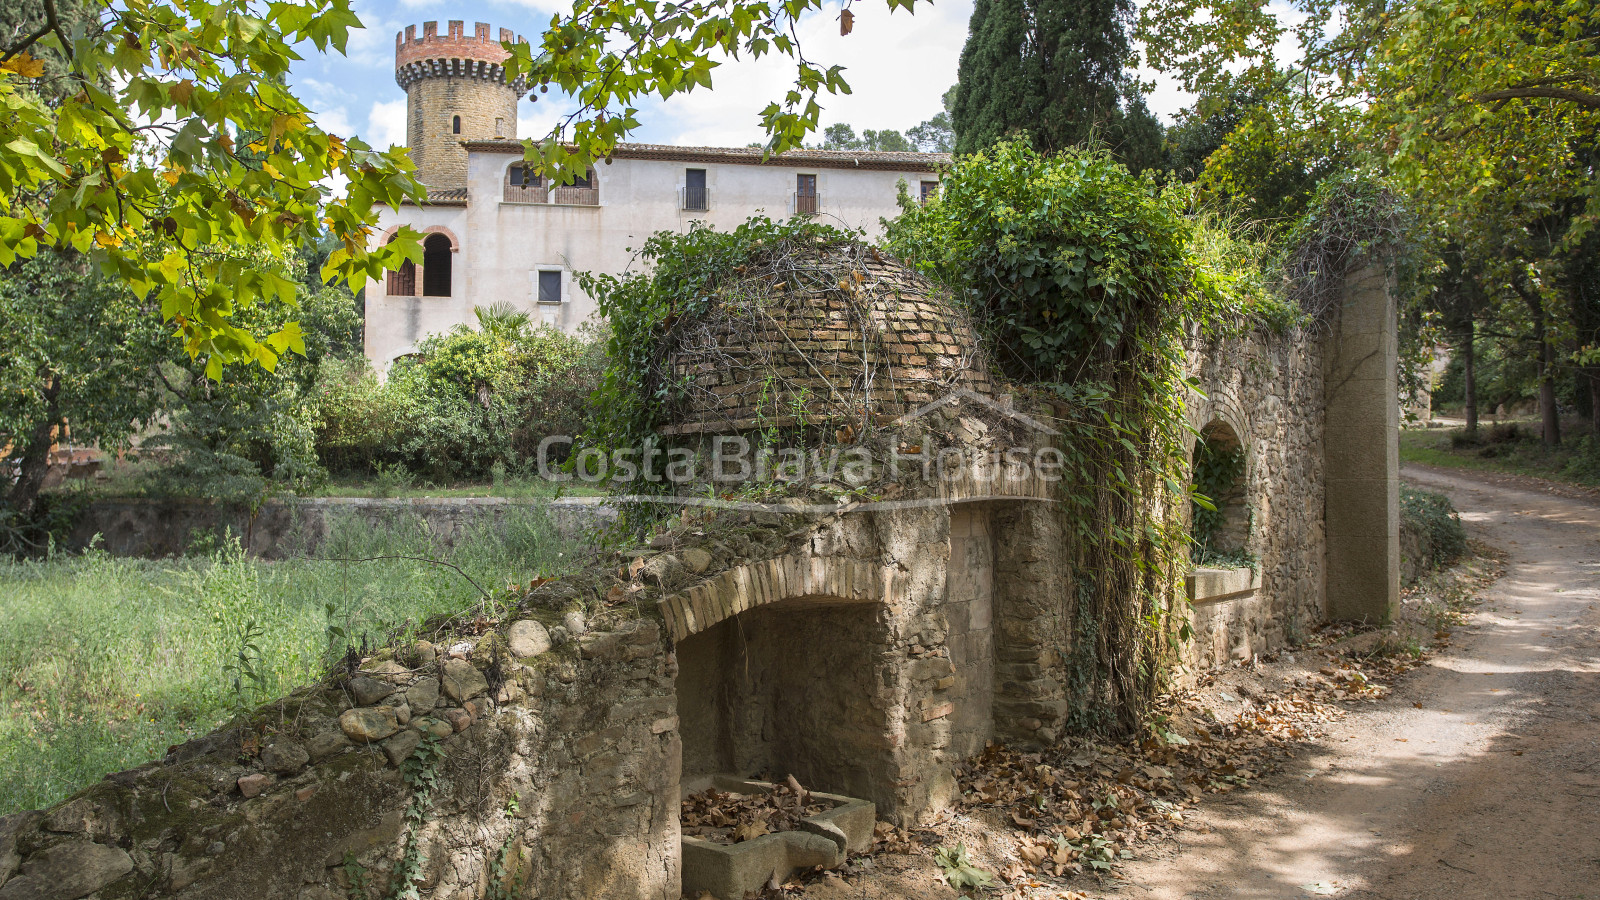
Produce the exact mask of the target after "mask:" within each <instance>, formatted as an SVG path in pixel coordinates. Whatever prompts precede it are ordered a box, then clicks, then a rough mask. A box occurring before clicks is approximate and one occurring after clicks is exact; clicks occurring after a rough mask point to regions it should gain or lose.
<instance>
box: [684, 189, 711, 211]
mask: <svg viewBox="0 0 1600 900" xmlns="http://www.w3.org/2000/svg"><path fill="white" fill-rule="evenodd" d="M678 208H679V209H681V210H684V211H686V212H705V211H707V210H709V209H710V208H711V189H710V188H704V187H681V188H678Z"/></svg>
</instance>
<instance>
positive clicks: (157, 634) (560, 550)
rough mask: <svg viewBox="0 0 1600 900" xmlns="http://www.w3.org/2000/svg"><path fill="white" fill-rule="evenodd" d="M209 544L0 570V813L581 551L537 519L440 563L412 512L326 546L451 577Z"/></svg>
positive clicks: (484, 528)
mask: <svg viewBox="0 0 1600 900" xmlns="http://www.w3.org/2000/svg"><path fill="white" fill-rule="evenodd" d="M213 543H214V546H212V547H210V548H207V549H205V550H204V552H201V553H199V554H197V555H193V556H190V557H187V558H182V559H168V560H140V559H118V558H113V557H111V556H108V555H107V554H105V553H103V552H98V551H90V552H88V553H85V554H82V555H77V556H55V557H52V558H49V559H43V560H32V561H10V562H6V561H0V622H4V623H5V624H4V626H3V629H0V772H3V773H4V775H3V776H0V815H5V814H7V813H11V812H15V811H17V810H21V809H34V808H39V807H42V806H46V805H49V804H51V803H53V802H55V801H57V800H60V799H62V798H63V797H66V796H68V795H69V794H71V793H73V792H74V791H76V790H77V789H79V788H81V787H83V786H84V785H86V784H88V783H90V782H93V781H95V780H97V779H99V778H100V777H101V776H103V775H105V774H106V773H108V772H114V771H119V770H121V769H125V768H129V767H131V766H134V765H138V764H140V763H142V762H145V761H147V760H150V759H152V758H157V757H159V756H161V755H162V754H163V753H164V752H165V750H166V748H167V747H168V746H169V745H171V744H175V743H179V742H181V741H184V740H188V739H189V738H191V737H195V736H197V735H200V734H204V733H205V732H207V731H210V730H212V729H213V728H215V727H217V726H218V725H221V724H223V723H224V722H225V721H226V720H227V719H228V718H229V717H230V716H231V715H232V714H233V712H234V710H235V709H236V708H238V707H239V706H241V705H244V704H251V705H253V704H255V703H259V702H263V701H265V700H269V699H271V698H273V697H276V696H279V695H281V694H284V693H286V692H288V691H289V690H292V689H293V688H294V687H296V686H298V685H300V684H303V683H305V682H307V681H309V680H311V679H314V678H316V677H317V676H319V675H320V674H322V673H323V672H325V671H326V670H327V667H328V665H329V664H330V663H331V662H332V661H333V660H334V659H336V658H337V657H338V656H340V655H342V653H343V652H344V649H345V644H346V643H350V644H354V645H356V646H360V645H361V644H362V642H363V640H366V641H372V642H377V641H379V640H381V639H383V638H384V637H386V636H388V635H390V634H392V633H394V632H396V631H399V632H402V633H404V632H405V631H407V630H408V629H410V628H415V627H416V626H417V625H418V624H419V623H420V622H422V621H424V620H426V619H427V618H429V617H431V616H434V615H438V614H441V613H454V612H458V611H462V610H465V609H468V608H470V607H472V606H473V605H474V604H476V603H478V602H480V601H481V600H482V594H481V593H480V592H479V590H478V588H477V587H475V586H474V585H473V582H476V583H477V585H481V586H482V587H483V588H484V589H486V590H488V591H491V592H493V591H495V590H496V589H497V588H503V587H504V586H505V585H506V583H507V582H508V581H516V582H525V581H527V580H528V579H529V578H530V577H533V576H537V575H549V574H554V573H555V572H556V571H558V570H559V569H560V567H561V565H562V563H563V562H564V561H565V560H567V559H570V558H571V557H572V553H573V550H574V549H576V548H575V547H573V546H572V545H571V544H569V543H568V542H566V541H564V540H562V539H561V538H560V536H559V535H558V534H557V533H556V531H555V529H554V528H553V527H552V526H551V523H550V520H549V518H548V516H547V515H545V514H544V512H543V510H542V509H538V508H518V509H516V510H512V511H508V513H507V515H506V516H505V517H504V518H503V519H502V520H501V521H500V522H499V523H498V524H495V523H490V522H484V523H482V524H480V525H478V526H477V527H475V528H474V529H473V531H471V532H470V533H468V534H466V535H463V536H462V537H461V538H460V539H458V540H457V541H456V545H455V549H453V550H450V551H443V550H441V549H439V548H438V547H437V546H436V545H435V542H434V541H433V540H432V539H431V537H430V536H429V534H428V533H427V530H426V528H425V526H424V525H423V524H422V522H421V520H420V519H416V518H396V519H394V520H393V521H391V522H389V523H388V524H387V525H384V526H380V527H376V528H374V527H371V526H370V525H369V524H367V523H366V522H363V521H357V520H354V519H351V520H344V521H340V522H336V523H334V524H333V526H332V529H331V532H330V535H329V537H328V539H327V540H326V542H325V543H324V544H323V546H322V547H321V548H320V550H319V555H320V556H322V557H337V558H342V559H366V558H368V557H379V556H389V557H393V556H410V557H432V558H435V559H439V560H443V561H446V562H449V563H451V564H453V565H455V566H457V567H459V568H460V569H461V572H460V573H458V572H457V571H455V570H453V569H450V568H447V567H444V566H439V565H433V564H430V563H428V562H423V561H418V560H415V559H386V560H377V561H369V562H333V561H323V560H309V559H293V560H286V561H279V562H264V561H261V560H257V559H252V558H249V557H246V556H245V555H244V554H242V553H241V552H240V551H239V548H238V544H237V542H235V541H231V540H230V541H223V542H213ZM462 573H464V575H463V574H462ZM464 576H465V577H464ZM469 578H470V581H469ZM252 626H254V630H256V631H258V632H259V634H258V636H256V637H255V638H254V639H253V640H252V641H251V642H250V643H252V644H253V645H254V647H255V648H257V649H258V650H259V654H257V653H255V652H253V651H245V653H246V659H245V662H246V665H245V666H244V667H243V668H244V670H245V672H246V673H253V674H250V675H249V676H248V677H245V676H244V675H242V674H241V672H240V665H239V663H240V659H239V657H240V653H241V651H242V650H243V649H244V644H245V638H244V635H245V633H246V631H247V630H252ZM334 628H337V629H341V630H342V632H343V635H344V636H343V637H341V636H339V635H338V633H337V632H335V631H333V630H332V629H334ZM236 683H237V685H238V689H237V690H236V689H235V685H236Z"/></svg>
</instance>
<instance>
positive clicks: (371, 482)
mask: <svg viewBox="0 0 1600 900" xmlns="http://www.w3.org/2000/svg"><path fill="white" fill-rule="evenodd" d="M161 468H162V467H161V464H160V463H159V462H158V461H156V460H154V459H140V460H133V459H108V460H106V461H105V463H104V464H103V466H102V467H101V477H95V478H84V479H72V480H68V481H66V482H64V483H63V484H61V485H60V486H58V487H56V488H52V490H53V491H54V492H58V493H64V494H71V495H73V496H78V497H84V498H90V499H92V498H99V497H148V496H159V495H160V486H159V485H160V480H159V478H158V477H157V476H158V475H159V473H160V471H161ZM604 493H605V492H604V491H603V490H600V489H599V488H598V487H596V486H595V485H592V484H587V483H585V482H583V481H579V480H577V479H575V478H574V479H572V480H570V481H564V482H561V483H556V482H551V481H546V480H545V479H543V478H540V477H538V476H537V475H515V474H507V475H505V476H504V477H502V478H500V479H499V480H489V481H462V482H452V483H449V484H435V483H433V482H430V481H427V480H425V479H421V478H418V477H415V476H413V475H411V474H409V473H407V472H406V471H405V470H404V469H400V468H396V469H391V470H388V471H387V472H383V473H379V475H378V476H376V477H367V478H351V477H347V476H339V477H334V478H330V479H328V481H327V483H325V484H323V485H322V486H321V487H320V488H317V489H316V490H314V491H312V492H311V494H310V495H309V496H316V497H392V498H395V499H404V500H417V499H430V498H438V499H460V498H464V497H501V498H505V499H508V500H544V499H552V498H555V497H598V496H603V495H604Z"/></svg>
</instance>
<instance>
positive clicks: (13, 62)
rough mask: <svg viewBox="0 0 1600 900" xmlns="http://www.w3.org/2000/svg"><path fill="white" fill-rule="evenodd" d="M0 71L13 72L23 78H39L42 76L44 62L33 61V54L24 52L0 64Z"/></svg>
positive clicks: (39, 60)
mask: <svg viewBox="0 0 1600 900" xmlns="http://www.w3.org/2000/svg"><path fill="white" fill-rule="evenodd" d="M0 71H6V72H15V73H17V74H18V75H21V76H22V77H23V78H39V77H41V76H43V75H44V60H42V59H35V58H34V56H33V54H31V53H29V52H28V51H26V50H24V51H22V52H21V53H18V54H17V55H16V56H13V57H11V58H10V59H8V60H6V61H5V62H3V63H0Z"/></svg>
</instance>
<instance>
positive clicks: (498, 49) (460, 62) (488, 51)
mask: <svg viewBox="0 0 1600 900" xmlns="http://www.w3.org/2000/svg"><path fill="white" fill-rule="evenodd" d="M446 28H447V30H446V32H445V33H444V34H440V33H439V23H438V22H423V23H422V35H421V36H420V37H419V36H418V35H417V26H415V25H407V26H406V30H405V31H403V32H397V33H396V34H395V36H394V77H395V81H396V82H398V83H399V85H400V86H401V87H403V88H404V87H409V86H410V85H411V84H413V83H414V82H416V81H417V80H418V79H420V78H427V77H432V76H450V75H453V76H457V77H468V78H484V79H489V80H495V81H503V80H504V78H505V70H504V67H503V66H502V65H501V64H502V63H504V62H505V60H506V57H508V56H510V54H509V53H507V52H506V49H505V47H504V46H502V44H504V43H521V42H523V38H522V36H521V35H518V34H516V33H514V32H513V31H512V30H511V29H510V28H502V29H500V32H499V35H498V36H493V35H491V33H490V32H491V31H492V29H491V28H490V26H489V23H488V22H475V23H473V26H472V34H470V35H469V34H467V32H466V23H465V22H463V21H462V20H460V19H454V20H451V21H449V22H447V23H446Z"/></svg>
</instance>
